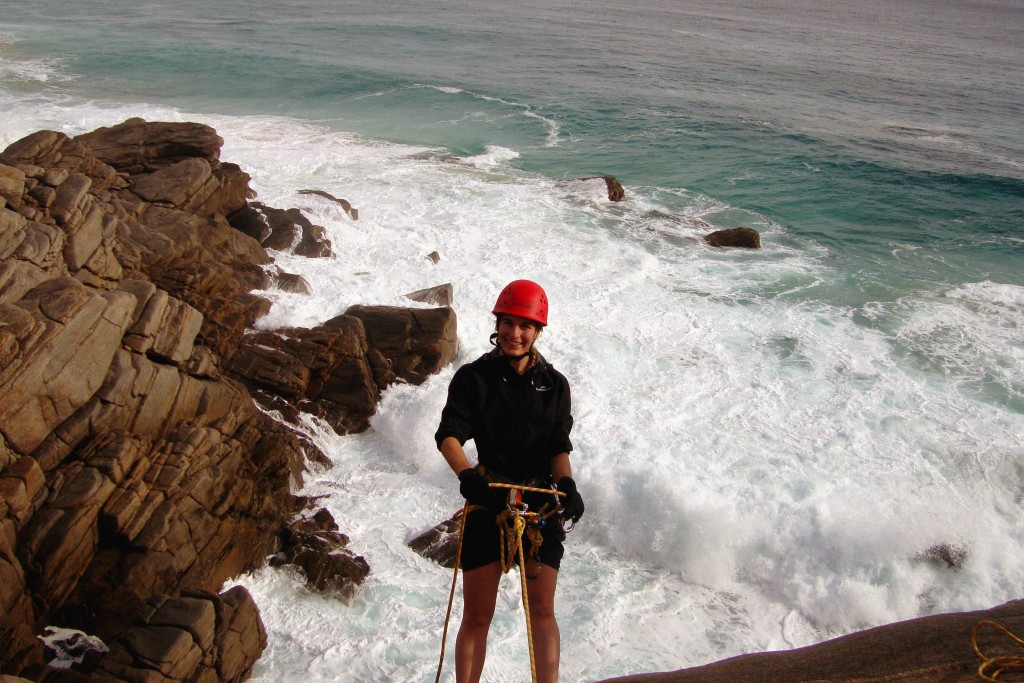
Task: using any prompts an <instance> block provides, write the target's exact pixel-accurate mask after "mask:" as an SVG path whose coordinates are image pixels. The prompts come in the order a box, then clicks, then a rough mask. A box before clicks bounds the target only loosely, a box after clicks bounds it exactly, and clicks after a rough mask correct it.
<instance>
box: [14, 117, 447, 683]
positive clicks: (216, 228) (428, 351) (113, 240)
mask: <svg viewBox="0 0 1024 683" xmlns="http://www.w3.org/2000/svg"><path fill="white" fill-rule="evenodd" d="M222 142H223V141H222V140H221V138H220V137H219V136H218V135H217V133H216V131H214V130H213V129H212V128H209V127H208V126H204V125H200V124H193V123H152V122H146V121H143V120H141V119H132V120H129V121H126V122H125V123H123V124H120V125H117V126H114V127H111V128H104V129H100V130H97V131H94V132H91V133H88V134H85V135H81V136H78V137H76V138H69V137H68V136H66V135H64V134H61V133H58V132H53V131H41V132H38V133H35V134H33V135H30V136H28V137H26V138H24V139H22V140H20V141H18V142H15V143H14V144H12V145H10V146H9V147H8V148H7V149H6V150H5V151H4V152H3V153H2V154H0V673H2V674H6V675H21V676H25V677H28V678H32V679H35V680H41V679H43V678H45V679H46V680H65V679H66V680H75V681H80V680H105V681H111V680H124V681H137V680H146V681H161V680H172V679H173V680H175V681H215V680H220V681H234V680H243V679H244V678H246V677H247V676H248V673H249V671H250V669H251V667H252V664H253V663H254V662H255V660H256V659H257V658H258V657H259V654H260V652H261V651H262V649H263V647H264V646H265V639H266V635H265V632H264V631H263V625H262V623H261V621H260V619H259V614H258V611H257V610H256V608H255V605H254V604H253V602H252V600H251V598H250V597H249V596H248V594H247V593H246V592H245V591H244V589H242V588H235V589H232V590H230V591H227V592H226V593H224V594H218V590H219V589H220V587H221V586H222V585H223V583H224V581H225V580H226V579H228V578H230V577H232V576H235V575H237V574H239V573H241V572H244V571H247V570H250V569H253V568H256V567H259V566H262V565H263V564H264V563H265V562H266V560H267V558H268V557H269V556H271V555H275V556H276V557H277V561H279V562H289V561H291V562H295V563H296V564H298V565H300V566H301V567H303V568H304V569H305V570H306V571H307V575H308V576H309V579H310V582H311V585H314V586H316V587H319V588H322V589H324V590H330V591H332V592H335V593H337V594H339V595H341V596H345V595H350V594H351V592H352V591H353V590H354V589H355V586H356V585H358V583H359V582H361V581H362V579H363V578H364V577H365V576H366V573H367V572H368V571H369V568H368V566H367V565H366V562H365V561H364V560H363V559H362V558H361V557H358V556H357V555H355V554H354V553H352V552H351V551H349V550H348V549H347V548H346V547H345V546H346V545H347V543H348V539H347V538H346V537H345V536H344V535H343V534H342V533H340V531H339V530H338V528H337V526H336V525H335V524H334V520H333V519H331V518H330V515H329V513H327V512H326V511H325V510H321V511H316V510H312V509H308V508H307V506H306V504H305V501H303V500H300V499H298V498H296V497H295V496H293V495H292V490H293V488H294V486H295V484H296V483H297V482H300V481H301V478H302V473H303V471H304V469H305V468H306V467H307V465H308V464H309V463H310V462H315V461H318V460H322V458H323V455H322V454H320V453H318V452H317V450H316V448H315V446H313V445H312V444H311V443H310V442H309V441H308V440H307V439H305V438H304V437H303V435H302V433H301V432H300V431H298V430H296V429H294V428H293V427H292V426H291V425H290V424H289V423H288V421H289V420H290V421H291V422H293V423H294V422H296V418H297V416H298V414H299V412H300V411H304V412H308V413H312V414H316V415H318V416H320V417H322V418H324V419H325V420H326V421H327V422H329V423H330V424H331V425H332V426H333V427H334V428H335V429H336V430H338V431H339V432H340V433H347V432H353V431H359V430H361V429H365V428H366V426H367V420H368V418H369V416H370V415H371V414H372V413H373V412H374V410H375V406H376V402H377V400H378V398H379V395H380V392H381V390H382V389H383V388H384V387H385V386H386V385H387V384H388V383H389V382H393V381H410V382H419V381H422V379H423V378H425V377H426V376H427V374H429V373H431V372H436V371H437V370H438V369H439V368H440V367H442V366H443V365H444V364H446V363H448V362H450V360H451V359H452V358H453V357H454V353H455V339H456V335H455V317H454V313H453V312H452V310H451V309H450V308H447V307H441V308H436V309H423V308H411V309H400V308H383V307H372V306H360V307H358V308H357V309H356V310H352V311H350V312H348V313H346V314H345V315H342V316H338V317H337V318H334V319H332V320H329V321H327V322H325V323H324V324H322V325H320V326H319V327H317V328H315V329H311V330H305V329H289V330H286V331H284V332H283V333H282V331H278V333H276V334H275V333H259V334H247V330H249V328H251V326H252V325H253V323H254V322H255V321H256V320H257V319H258V318H259V317H260V316H262V315H263V314H264V313H265V312H266V311H267V310H268V309H269V306H270V303H269V301H268V300H267V299H266V298H264V297H261V296H260V295H259V294H258V293H257V292H259V291H260V290H265V289H268V288H271V287H274V286H278V287H288V288H292V289H297V290H299V291H301V290H302V289H303V288H305V287H307V286H308V285H307V284H306V283H304V282H303V281H302V279H301V278H300V277H297V276H295V275H291V274H288V273H284V272H282V271H280V269H278V268H277V267H276V266H275V265H274V264H273V259H272V258H271V257H270V256H269V255H268V253H267V251H266V248H265V246H264V245H269V244H272V245H273V248H276V249H292V250H295V249H300V250H301V253H302V254H306V255H309V256H310V257H324V256H330V255H331V253H332V251H331V245H330V242H329V241H328V240H327V239H326V238H325V234H324V231H323V229H322V228H319V226H313V225H312V224H309V222H308V221H305V222H303V221H301V220H297V219H298V218H299V217H300V216H301V213H299V212H297V211H296V210H294V209H292V210H286V209H274V208H272V207H266V206H265V205H263V204H259V203H257V202H254V201H251V200H253V199H254V197H253V193H252V191H251V190H250V188H249V176H248V175H247V174H246V173H245V172H243V171H242V170H241V169H240V168H239V167H238V166H236V165H234V164H230V163H226V162H223V161H221V160H220V150H221V146H222ZM346 203H347V202H346ZM349 215H350V216H352V217H353V218H354V217H355V212H354V210H352V211H350V213H349ZM261 407H265V408H273V409H275V410H277V411H280V412H279V413H275V414H282V415H284V416H285V421H280V420H277V419H272V418H270V417H268V414H267V413H266V412H265V411H264V410H263V409H261ZM46 626H58V627H63V628H69V629H79V630H81V631H84V632H86V633H88V634H93V635H95V636H98V637H99V638H100V639H102V641H103V642H104V643H106V644H108V645H109V652H108V653H106V654H105V655H95V656H91V657H87V658H85V660H84V662H83V663H82V664H80V665H76V667H75V668H74V669H68V670H63V671H52V670H47V669H45V668H44V663H45V660H46V654H45V652H44V648H43V645H42V641H41V640H40V639H39V638H37V636H38V635H39V634H41V633H42V632H43V629H44V627H46Z"/></svg>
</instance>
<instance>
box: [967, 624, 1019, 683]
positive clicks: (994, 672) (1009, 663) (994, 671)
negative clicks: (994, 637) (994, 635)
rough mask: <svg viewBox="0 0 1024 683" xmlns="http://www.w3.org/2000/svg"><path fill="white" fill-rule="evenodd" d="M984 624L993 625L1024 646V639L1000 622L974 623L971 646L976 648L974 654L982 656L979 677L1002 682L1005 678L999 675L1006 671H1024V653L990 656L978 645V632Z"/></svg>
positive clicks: (995, 682) (992, 682)
mask: <svg viewBox="0 0 1024 683" xmlns="http://www.w3.org/2000/svg"><path fill="white" fill-rule="evenodd" d="M982 626H991V627H992V628H994V629H996V630H997V631H1000V632H1001V633H1003V634H1005V635H1007V636H1009V637H1010V639H1011V640H1013V641H1014V642H1015V643H1017V644H1018V645H1020V646H1021V648H1024V639H1021V638H1020V637H1018V636H1016V635H1014V634H1013V633H1011V632H1010V629H1008V628H1006V627H1005V626H1003V625H1002V624H1000V623H999V622H997V621H992V620H991V619H983V620H981V621H979V622H978V623H977V624H975V625H974V630H973V632H972V633H971V647H972V648H973V649H974V654H976V655H978V657H980V658H981V664H980V665H979V666H978V678H980V679H981V680H983V681H990V682H991V683H1000V681H1001V680H1003V679H1000V678H999V677H1000V676H1002V675H1003V674H1004V673H1010V672H1024V655H1006V656H999V657H989V656H987V655H985V654H984V653H983V652H982V651H981V648H980V647H979V646H978V633H979V631H980V630H981V627H982Z"/></svg>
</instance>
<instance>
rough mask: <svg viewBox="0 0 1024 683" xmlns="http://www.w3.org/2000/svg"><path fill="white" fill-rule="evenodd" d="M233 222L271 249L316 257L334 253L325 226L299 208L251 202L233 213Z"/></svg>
mask: <svg viewBox="0 0 1024 683" xmlns="http://www.w3.org/2000/svg"><path fill="white" fill-rule="evenodd" d="M231 222H232V225H234V226H236V227H237V228H238V229H239V230H241V231H243V232H245V233H246V234H247V235H250V236H252V237H254V238H256V239H258V240H259V242H260V244H262V245H263V246H264V247H266V248H267V249H275V250H277V251H294V252H295V253H296V254H298V255H299V256H307V257H314V258H320V257H327V256H333V255H334V253H333V252H332V251H331V241H330V240H329V239H328V238H327V231H326V230H325V229H324V227H323V226H321V225H314V224H313V222H312V221H310V220H309V219H308V218H306V217H305V216H304V215H303V213H302V211H300V210H299V209H294V208H293V209H277V208H274V207H272V206H267V205H266V204H263V203H261V202H250V203H249V204H248V205H247V206H246V207H245V208H242V209H239V210H238V211H237V212H235V213H234V214H232V216H231Z"/></svg>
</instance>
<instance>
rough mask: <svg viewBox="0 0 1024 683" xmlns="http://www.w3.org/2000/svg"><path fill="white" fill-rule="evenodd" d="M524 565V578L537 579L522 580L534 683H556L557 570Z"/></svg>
mask: <svg viewBox="0 0 1024 683" xmlns="http://www.w3.org/2000/svg"><path fill="white" fill-rule="evenodd" d="M534 562H536V560H531V562H530V563H528V564H527V574H526V575H527V576H528V577H530V576H535V575H536V577H537V578H535V579H530V578H528V579H527V581H526V590H527V595H528V597H529V605H530V625H531V626H532V630H533V654H534V658H535V659H536V661H537V681H538V683H557V681H558V661H559V656H560V653H561V637H560V636H559V633H558V622H557V621H555V584H556V583H557V582H558V570H557V569H553V568H552V567H549V566H548V565H546V564H541V565H540V566H539V568H537V567H535V566H530V565H531V564H532V563H534Z"/></svg>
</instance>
